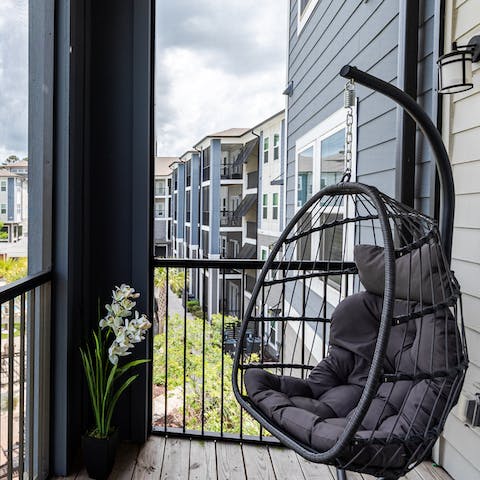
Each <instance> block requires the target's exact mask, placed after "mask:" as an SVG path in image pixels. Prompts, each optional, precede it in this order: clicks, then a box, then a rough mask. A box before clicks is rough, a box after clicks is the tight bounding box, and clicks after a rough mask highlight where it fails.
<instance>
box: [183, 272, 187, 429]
mask: <svg viewBox="0 0 480 480" xmlns="http://www.w3.org/2000/svg"><path fill="white" fill-rule="evenodd" d="M183 273H184V279H183V295H184V296H185V294H186V292H187V269H186V268H185V267H184V269H183ZM185 301H186V299H185ZM186 415H187V304H186V303H185V308H184V309H183V433H185V430H186V418H187V417H186Z"/></svg>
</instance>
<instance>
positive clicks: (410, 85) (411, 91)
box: [395, 1, 419, 207]
mask: <svg viewBox="0 0 480 480" xmlns="http://www.w3.org/2000/svg"><path fill="white" fill-rule="evenodd" d="M399 5H400V12H399V25H400V28H399V38H398V87H399V88H400V89H401V90H403V91H404V92H405V93H407V94H408V95H410V96H411V97H412V98H413V99H414V100H416V99H417V93H418V24H419V2H416V1H414V2H400V4H399ZM416 137H417V126H416V123H415V121H414V120H413V119H412V118H411V117H410V115H409V114H408V113H407V112H406V111H405V110H404V109H403V108H401V107H398V109H397V161H396V171H397V172H396V184H395V186H396V198H398V199H399V200H400V201H401V202H402V203H404V204H405V205H408V206H410V207H414V206H415V157H416V147H417V141H416V139H417V138H416Z"/></svg>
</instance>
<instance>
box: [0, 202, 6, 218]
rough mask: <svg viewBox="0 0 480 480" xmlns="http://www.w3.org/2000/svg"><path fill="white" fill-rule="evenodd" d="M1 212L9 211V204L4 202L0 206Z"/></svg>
mask: <svg viewBox="0 0 480 480" xmlns="http://www.w3.org/2000/svg"><path fill="white" fill-rule="evenodd" d="M0 213H1V214H2V215H5V214H6V213H7V205H6V204H5V203H2V205H1V206H0Z"/></svg>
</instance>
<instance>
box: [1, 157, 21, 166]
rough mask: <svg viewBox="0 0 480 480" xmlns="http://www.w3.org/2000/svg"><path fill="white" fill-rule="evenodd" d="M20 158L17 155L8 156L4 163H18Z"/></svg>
mask: <svg viewBox="0 0 480 480" xmlns="http://www.w3.org/2000/svg"><path fill="white" fill-rule="evenodd" d="M19 160H20V159H19V158H18V157H17V156H16V155H10V156H8V157H7V158H6V159H5V161H4V162H3V164H4V165H11V164H12V163H17V162H18V161H19Z"/></svg>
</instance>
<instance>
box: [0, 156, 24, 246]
mask: <svg viewBox="0 0 480 480" xmlns="http://www.w3.org/2000/svg"><path fill="white" fill-rule="evenodd" d="M0 222H1V223H2V224H3V227H2V230H1V231H0V241H2V242H10V243H11V242H17V241H19V240H20V239H21V238H23V237H24V235H26V234H27V225H28V161H26V160H20V161H18V162H15V163H11V164H6V165H2V166H1V167H0Z"/></svg>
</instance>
